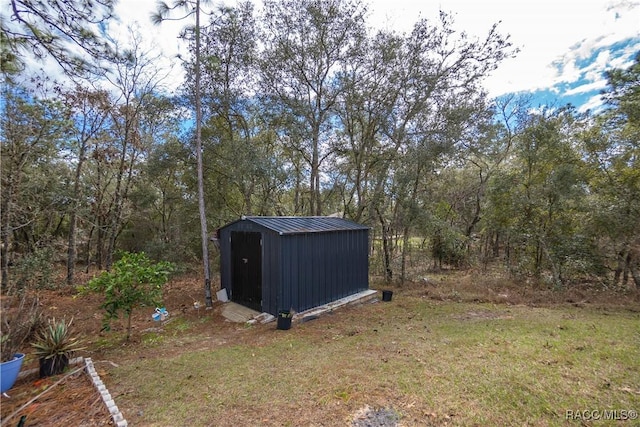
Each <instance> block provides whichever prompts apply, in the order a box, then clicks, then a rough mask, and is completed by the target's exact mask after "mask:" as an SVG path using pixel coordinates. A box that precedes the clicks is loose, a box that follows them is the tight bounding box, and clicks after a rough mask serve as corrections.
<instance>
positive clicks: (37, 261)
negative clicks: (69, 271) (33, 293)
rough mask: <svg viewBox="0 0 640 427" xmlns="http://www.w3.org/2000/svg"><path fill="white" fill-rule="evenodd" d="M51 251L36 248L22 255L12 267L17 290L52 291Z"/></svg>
mask: <svg viewBox="0 0 640 427" xmlns="http://www.w3.org/2000/svg"><path fill="white" fill-rule="evenodd" d="M52 259H53V249H52V248H51V247H43V248H36V249H35V250H34V251H33V252H31V253H28V254H26V255H24V256H23V257H22V258H21V259H20V261H18V262H17V263H16V265H15V267H14V273H15V282H16V285H17V287H18V289H25V288H28V289H52V288H54V287H55V286H54V284H53V282H52V274H53V263H52Z"/></svg>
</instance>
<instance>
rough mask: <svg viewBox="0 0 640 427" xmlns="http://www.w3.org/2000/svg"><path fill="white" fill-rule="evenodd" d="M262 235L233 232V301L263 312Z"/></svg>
mask: <svg viewBox="0 0 640 427" xmlns="http://www.w3.org/2000/svg"><path fill="white" fill-rule="evenodd" d="M261 239H262V235H261V233H252V232H245V231H232V232H231V281H232V292H231V300H232V301H235V302H237V303H238V304H242V305H244V306H246V307H249V308H252V309H254V310H258V311H262V247H261Z"/></svg>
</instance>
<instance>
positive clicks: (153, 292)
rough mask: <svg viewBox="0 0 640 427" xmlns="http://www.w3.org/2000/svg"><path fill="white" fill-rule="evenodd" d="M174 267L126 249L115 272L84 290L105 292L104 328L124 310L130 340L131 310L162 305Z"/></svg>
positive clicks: (91, 282) (115, 266) (88, 285)
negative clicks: (166, 286) (164, 288)
mask: <svg viewBox="0 0 640 427" xmlns="http://www.w3.org/2000/svg"><path fill="white" fill-rule="evenodd" d="M173 269H174V266H173V264H172V263H169V262H158V263H153V262H152V260H151V259H149V258H148V257H147V256H146V255H145V254H144V253H143V252H140V253H132V252H122V253H121V256H120V259H119V260H118V261H116V262H115V263H114V264H113V267H112V271H104V272H102V274H100V275H99V276H98V277H96V278H94V279H92V280H90V281H89V283H88V284H87V286H86V287H84V288H82V289H81V292H97V293H101V294H103V295H104V297H105V301H104V303H103V304H102V305H101V306H100V307H101V308H103V309H104V310H105V312H106V313H105V317H104V324H103V329H104V330H110V329H111V320H113V319H117V318H118V315H119V313H124V314H125V315H126V317H127V320H128V326H127V339H128V338H129V336H130V335H131V313H132V312H133V310H134V309H135V308H137V307H143V306H147V307H155V306H158V305H160V303H161V302H162V286H163V285H164V284H165V283H167V280H168V279H169V274H170V273H171V272H172V271H173Z"/></svg>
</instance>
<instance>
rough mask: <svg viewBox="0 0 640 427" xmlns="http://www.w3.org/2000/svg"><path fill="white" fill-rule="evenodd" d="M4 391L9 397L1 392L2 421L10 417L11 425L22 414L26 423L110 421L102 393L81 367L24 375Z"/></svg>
mask: <svg viewBox="0 0 640 427" xmlns="http://www.w3.org/2000/svg"><path fill="white" fill-rule="evenodd" d="M73 369H76V367H74V368H73ZM71 372H73V371H71ZM60 380H61V381H60ZM58 381H60V382H58ZM7 393H8V394H9V396H10V397H9V398H6V397H5V396H2V405H1V406H2V410H1V413H2V422H3V423H5V422H8V421H11V425H17V424H18V422H19V421H20V420H21V418H23V417H24V421H25V424H24V425H27V426H87V427H90V426H91V427H93V426H111V425H114V424H113V420H112V418H111V414H110V413H109V411H108V410H107V408H106V406H105V405H104V402H103V400H102V396H101V395H100V393H99V392H98V390H96V388H95V386H94V385H93V383H92V382H91V378H89V376H88V375H87V374H86V373H85V372H84V370H82V369H80V370H79V371H77V372H75V373H73V374H71V375H69V374H66V376H65V375H60V376H55V377H49V378H44V379H38V378H37V374H35V375H33V376H30V377H25V378H22V379H20V380H18V381H17V382H16V384H15V385H14V386H13V387H12V388H11V390H9V391H8V392H7ZM36 397H37V399H36V400H34V401H33V402H31V403H29V402H30V401H31V400H32V399H34V398H36ZM25 405H26V406H25ZM16 411H17V412H16ZM7 417H11V418H10V419H7Z"/></svg>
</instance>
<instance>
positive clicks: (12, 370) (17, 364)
mask: <svg viewBox="0 0 640 427" xmlns="http://www.w3.org/2000/svg"><path fill="white" fill-rule="evenodd" d="M23 361H24V354H23V353H16V354H15V355H14V356H13V360H9V361H7V362H2V363H0V374H1V382H2V384H1V387H0V393H4V392H5V391H7V390H9V389H10V388H11V387H13V384H14V383H15V382H16V380H17V379H18V374H19V373H20V368H21V367H22V362H23Z"/></svg>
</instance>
